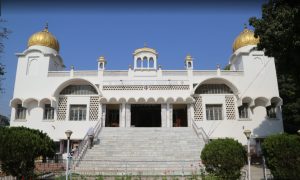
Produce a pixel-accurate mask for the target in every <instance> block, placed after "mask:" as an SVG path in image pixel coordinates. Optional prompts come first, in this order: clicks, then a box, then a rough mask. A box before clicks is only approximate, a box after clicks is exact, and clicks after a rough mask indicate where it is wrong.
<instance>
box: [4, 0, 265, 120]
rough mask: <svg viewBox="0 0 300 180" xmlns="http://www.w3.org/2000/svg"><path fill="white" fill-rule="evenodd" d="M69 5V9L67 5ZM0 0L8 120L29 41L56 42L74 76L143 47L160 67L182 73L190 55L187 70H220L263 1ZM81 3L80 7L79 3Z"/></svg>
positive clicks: (126, 61) (125, 62)
mask: <svg viewBox="0 0 300 180" xmlns="http://www.w3.org/2000/svg"><path fill="white" fill-rule="evenodd" d="M69 2H72V3H69ZM69 2H68V1H57V0H53V1H14V0H11V1H8V0H6V1H4V2H2V4H1V18H3V19H5V20H7V22H6V23H5V24H2V26H3V25H4V26H6V27H7V28H9V29H10V30H11V31H12V33H11V34H10V35H9V38H8V40H5V41H4V43H5V50H4V51H5V52H4V54H2V57H1V62H2V64H4V65H5V66H6V72H7V73H6V74H5V80H3V81H2V87H4V88H5V91H4V93H2V94H0V114H3V115H6V116H9V115H10V107H9V100H10V99H11V98H12V96H13V87H14V80H15V73H16V64H17V57H16V56H15V53H18V52H23V51H24V50H25V49H26V47H27V41H28V38H29V37H30V36H31V35H32V34H34V33H35V32H38V31H41V30H43V28H44V26H45V23H46V22H48V23H49V31H50V32H51V33H52V34H53V35H55V36H56V38H57V39H58V41H59V43H60V47H61V48H60V55H61V56H62V58H63V61H64V63H65V65H66V70H69V69H70V66H71V65H74V66H75V70H96V69H97V61H96V60H97V58H98V57H99V56H100V55H104V56H105V57H106V60H107V61H108V64H107V69H113V70H118V69H128V66H129V65H130V64H133V58H132V52H133V51H134V50H135V49H136V48H140V47H143V46H144V43H145V42H146V43H147V46H148V47H151V48H154V49H156V50H157V51H158V53H159V58H158V64H160V65H162V69H184V57H185V56H186V55H187V54H188V53H190V54H191V55H192V56H193V57H194V69H200V70H202V69H216V66H217V64H220V65H221V67H224V66H225V65H226V64H227V63H228V60H229V57H230V55H231V53H232V44H233V41H234V39H235V37H236V36H237V35H238V34H239V33H240V32H241V31H242V30H243V24H244V23H247V24H248V19H249V18H250V17H252V16H256V17H260V16H261V5H262V3H263V2H262V1H255V0H254V1H244V2H243V1H242V2H240V1H221V0H219V1H217V0H211V1H209V2H201V1H199V2H194V1H190V0H186V1H182V2H181V1H167V0H162V1H145V2H146V3H140V1H133V0H131V1H118V0H113V1H97V2H96V1H91V0H89V1H82V2H81V1H78V0H77V1H76V0H75V1H69ZM83 2H85V3H83Z"/></svg>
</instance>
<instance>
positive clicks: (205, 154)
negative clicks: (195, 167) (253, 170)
mask: <svg viewBox="0 0 300 180" xmlns="http://www.w3.org/2000/svg"><path fill="white" fill-rule="evenodd" d="M246 158H247V157H246V151H245V148H244V147H243V146H242V144H241V143H239V142H238V141H235V140H233V139H229V138H226V139H217V140H213V141H211V142H210V143H209V144H206V145H205V147H204V149H203V150H202V152H201V159H202V162H203V164H204V165H205V169H206V171H207V172H208V173H210V174H212V175H215V176H218V177H219V178H221V179H238V178H239V177H240V175H241V174H240V170H241V168H242V167H243V166H244V165H245V162H246Z"/></svg>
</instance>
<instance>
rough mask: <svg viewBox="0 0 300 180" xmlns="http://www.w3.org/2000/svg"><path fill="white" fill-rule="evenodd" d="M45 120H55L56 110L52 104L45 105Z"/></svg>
mask: <svg viewBox="0 0 300 180" xmlns="http://www.w3.org/2000/svg"><path fill="white" fill-rule="evenodd" d="M44 119H45V120H51V119H54V108H53V107H51V105H50V104H45V107H44Z"/></svg>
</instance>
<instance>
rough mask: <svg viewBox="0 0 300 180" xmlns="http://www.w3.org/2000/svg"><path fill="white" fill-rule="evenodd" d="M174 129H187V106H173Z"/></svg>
mask: <svg viewBox="0 0 300 180" xmlns="http://www.w3.org/2000/svg"><path fill="white" fill-rule="evenodd" d="M173 127H187V105H186V104H173Z"/></svg>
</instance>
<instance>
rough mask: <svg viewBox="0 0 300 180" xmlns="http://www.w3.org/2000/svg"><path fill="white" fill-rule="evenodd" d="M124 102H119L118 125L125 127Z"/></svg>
mask: <svg viewBox="0 0 300 180" xmlns="http://www.w3.org/2000/svg"><path fill="white" fill-rule="evenodd" d="M125 106H126V104H125V103H122V104H120V123H119V124H120V127H125V126H126V109H125Z"/></svg>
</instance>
